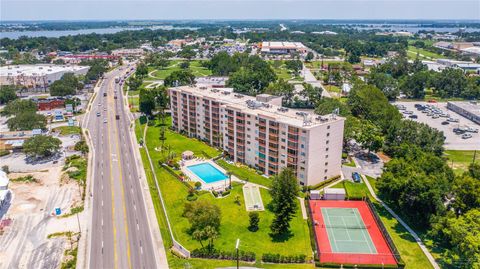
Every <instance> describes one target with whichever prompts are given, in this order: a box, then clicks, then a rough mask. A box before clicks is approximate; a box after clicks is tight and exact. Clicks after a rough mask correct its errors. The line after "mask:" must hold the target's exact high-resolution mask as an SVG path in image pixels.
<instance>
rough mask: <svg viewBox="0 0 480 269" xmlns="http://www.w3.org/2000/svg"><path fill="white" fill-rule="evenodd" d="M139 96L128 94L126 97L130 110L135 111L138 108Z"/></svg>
mask: <svg viewBox="0 0 480 269" xmlns="http://www.w3.org/2000/svg"><path fill="white" fill-rule="evenodd" d="M138 102H139V97H138V96H129V97H128V105H129V106H130V110H131V111H132V112H137V111H138V109H139V103H138Z"/></svg>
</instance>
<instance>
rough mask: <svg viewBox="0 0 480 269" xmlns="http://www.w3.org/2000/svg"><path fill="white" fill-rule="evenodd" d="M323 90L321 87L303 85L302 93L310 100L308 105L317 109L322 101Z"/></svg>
mask: <svg viewBox="0 0 480 269" xmlns="http://www.w3.org/2000/svg"><path fill="white" fill-rule="evenodd" d="M322 92H323V89H322V88H320V87H313V86H312V84H309V83H303V90H302V92H301V93H300V94H301V95H302V96H303V97H304V98H306V99H307V100H308V103H309V104H310V105H312V106H314V107H316V106H317V105H318V104H319V103H320V101H321V100H322Z"/></svg>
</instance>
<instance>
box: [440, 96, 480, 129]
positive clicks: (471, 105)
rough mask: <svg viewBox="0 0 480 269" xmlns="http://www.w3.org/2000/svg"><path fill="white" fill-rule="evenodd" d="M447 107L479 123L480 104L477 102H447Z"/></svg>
mask: <svg viewBox="0 0 480 269" xmlns="http://www.w3.org/2000/svg"><path fill="white" fill-rule="evenodd" d="M447 108H448V109H450V110H451V111H453V112H456V113H458V114H460V115H462V116H464V117H465V118H467V119H469V120H471V121H473V122H475V123H477V124H480V105H479V104H477V102H465V101H463V102H462V101H458V102H457V101H455V102H454V101H452V102H447Z"/></svg>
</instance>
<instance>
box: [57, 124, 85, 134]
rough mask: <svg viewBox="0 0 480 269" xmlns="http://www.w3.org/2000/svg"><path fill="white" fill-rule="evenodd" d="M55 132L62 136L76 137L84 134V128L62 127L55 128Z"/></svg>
mask: <svg viewBox="0 0 480 269" xmlns="http://www.w3.org/2000/svg"><path fill="white" fill-rule="evenodd" d="M53 131H55V132H60V135H76V134H80V133H81V132H82V128H80V127H78V126H60V127H56V128H53Z"/></svg>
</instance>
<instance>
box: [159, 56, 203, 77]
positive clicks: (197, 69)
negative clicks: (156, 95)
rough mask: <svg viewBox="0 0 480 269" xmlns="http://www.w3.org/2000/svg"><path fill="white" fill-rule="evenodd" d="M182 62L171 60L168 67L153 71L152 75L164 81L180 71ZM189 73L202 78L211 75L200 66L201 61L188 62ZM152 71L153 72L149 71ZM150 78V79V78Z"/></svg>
mask: <svg viewBox="0 0 480 269" xmlns="http://www.w3.org/2000/svg"><path fill="white" fill-rule="evenodd" d="M181 62H182V61H179V60H173V61H170V65H169V66H167V67H166V68H162V69H157V70H155V72H153V73H152V75H153V76H154V77H155V78H156V79H165V78H166V77H168V76H169V75H170V74H171V73H172V72H173V71H178V70H181V68H180V63H181ZM188 69H189V70H190V71H192V73H193V74H194V75H195V76H196V77H204V76H210V75H212V72H211V71H210V70H209V69H207V68H205V67H203V66H202V65H201V61H200V60H194V61H190V67H189V68H188ZM151 71H153V70H151ZM150 78H151V77H150Z"/></svg>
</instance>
